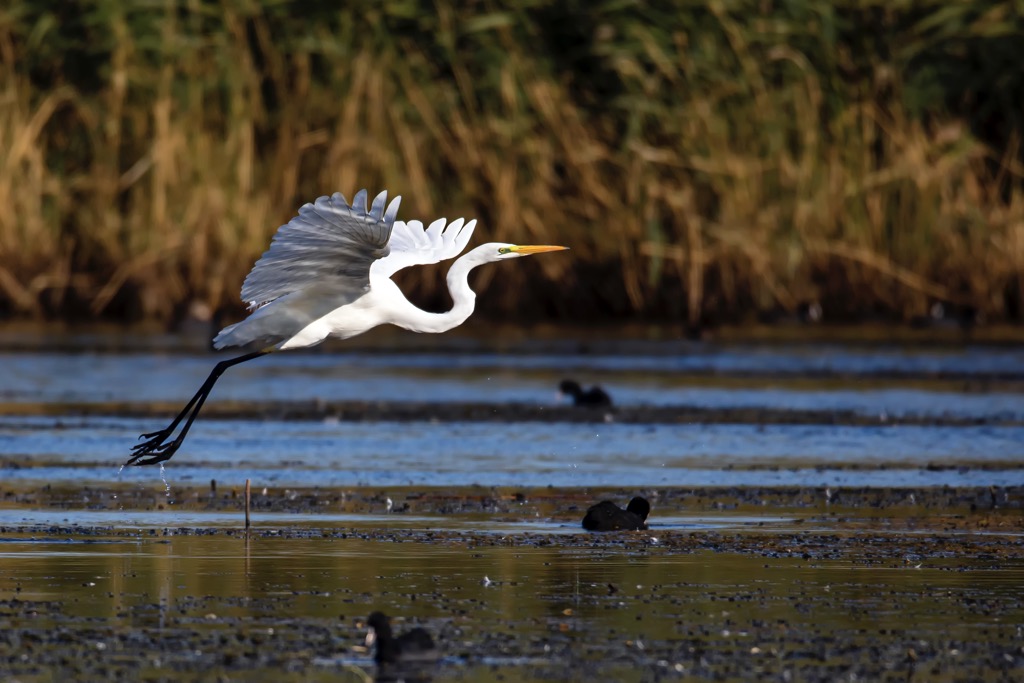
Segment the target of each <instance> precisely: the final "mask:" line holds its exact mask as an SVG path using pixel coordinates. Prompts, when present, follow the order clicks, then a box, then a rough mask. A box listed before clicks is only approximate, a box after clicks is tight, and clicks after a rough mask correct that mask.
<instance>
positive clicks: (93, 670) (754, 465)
mask: <svg viewBox="0 0 1024 683" xmlns="http://www.w3.org/2000/svg"><path fill="white" fill-rule="evenodd" d="M445 339H448V338H442V339H441V341H439V342H434V343H436V344H438V346H437V347H436V348H428V349H424V348H416V349H412V350H408V349H404V348H402V347H400V346H394V345H392V346H385V347H382V348H378V349H375V350H373V351H370V350H368V347H366V346H363V347H361V348H360V350H358V351H356V352H353V353H329V352H319V353H309V354H301V353H300V354H281V355H277V356H272V357H269V358H265V359H260V360H258V361H255V362H253V363H251V364H246V365H243V366H240V367H237V368H233V369H232V370H230V371H229V372H228V373H227V374H226V375H225V376H224V378H223V379H222V381H221V382H220V383H219V384H218V386H217V388H216V389H215V391H214V394H213V396H212V398H211V400H210V406H211V407H215V409H214V410H212V411H211V414H210V415H207V416H201V417H200V418H199V420H198V421H197V422H196V424H195V426H194V427H193V430H192V432H191V433H190V435H189V438H188V439H187V441H186V442H185V445H184V447H183V448H182V450H181V451H179V452H178V453H177V454H176V455H175V457H174V458H173V459H172V460H170V461H169V462H167V463H166V468H164V467H160V468H154V467H145V468H132V467H129V468H124V469H123V470H121V469H120V465H121V463H122V462H123V461H124V460H125V458H127V456H128V454H129V449H130V447H131V446H132V445H133V444H135V443H137V441H136V439H137V437H138V435H139V434H140V433H143V432H151V431H154V430H155V429H158V428H160V427H162V426H164V425H165V424H166V423H167V421H168V419H169V415H166V416H165V415H160V416H157V417H146V418H142V417H132V416H131V415H133V414H138V413H134V412H133V411H134V410H139V411H141V412H147V411H150V412H151V411H153V410H154V407H156V408H158V409H159V412H161V413H162V412H167V413H171V412H173V411H174V410H177V408H178V407H179V406H180V405H181V404H183V403H184V402H185V401H187V400H188V398H189V397H190V396H191V395H192V393H193V392H194V391H195V389H196V388H197V387H198V386H199V384H200V383H201V382H202V381H203V379H204V378H205V376H206V375H207V373H208V372H209V371H210V368H211V367H212V366H213V364H214V362H216V360H217V359H218V358H219V357H218V356H215V355H212V354H208V353H202V352H198V351H190V352H177V351H173V350H172V349H171V348H170V347H169V346H166V345H165V343H164V342H163V341H161V342H160V343H157V344H150V343H149V342H147V340H146V339H141V340H134V339H130V338H117V339H113V340H111V339H109V338H102V337H90V338H89V339H88V348H99V349H103V350H102V351H101V352H91V351H90V352H79V351H77V350H76V349H75V347H74V344H73V343H71V342H69V344H68V346H66V347H65V346H61V345H54V344H49V345H48V344H39V345H38V346H39V347H40V348H39V349H38V350H37V349H34V348H32V347H33V344H29V343H19V344H15V345H14V347H12V350H8V351H6V352H3V353H0V363H2V366H3V368H4V369H5V372H4V373H2V375H0V621H3V622H4V625H5V627H4V628H3V629H0V678H5V679H6V678H12V679H17V680H56V679H66V680H105V679H107V678H111V677H120V678H121V679H125V680H159V679H168V678H174V679H179V678H187V679H196V680H200V679H202V680H214V679H231V680H273V681H319V680H324V681H328V680H330V681H336V680H352V681H364V680H368V676H372V675H373V673H374V666H373V662H372V659H371V653H369V652H368V651H366V649H365V648H363V647H362V643H363V636H364V634H365V626H364V624H363V622H364V620H365V618H366V616H367V615H368V614H369V612H371V611H373V610H375V609H382V610H384V611H386V612H388V613H389V614H392V615H393V616H395V617H396V618H397V621H398V628H399V630H404V629H405V628H408V627H409V626H411V625H414V624H415V625H421V626H424V627H426V628H427V629H428V630H429V631H430V632H431V633H433V634H434V636H435V637H436V638H437V639H438V640H439V642H441V644H442V647H443V651H444V658H443V659H442V661H441V663H440V664H439V665H438V667H437V669H436V670H435V671H433V672H432V673H434V674H435V680H437V681H457V680H466V681H475V680H495V679H497V678H498V677H501V678H502V679H503V680H505V681H540V680H578V681H589V680H623V681H653V680H666V679H672V680H677V679H679V680H690V679H713V680H735V679H742V678H751V677H758V676H761V677H763V678H764V679H766V680H924V679H927V680H937V681H953V680H1015V679H1019V678H1020V677H1021V675H1022V673H1024V657H1021V654H1020V639H1021V637H1022V636H1024V634H1022V632H1021V629H1020V627H1019V624H1021V623H1024V607H1022V605H1024V588H1022V586H1024V559H1022V558H1021V555H1020V547H1021V545H1020V538H1021V537H1022V535H1024V528H1022V527H1021V525H1020V521H1019V520H1020V516H1019V501H1018V500H1017V495H1018V494H1017V489H1015V488H1013V487H1020V486H1024V466H1022V464H1024V460H1022V458H1021V456H1022V455H1024V449H1022V446H1021V444H1024V401H1022V400H1021V398H1022V397H1021V395H1020V394H1021V391H1022V386H1024V372H1022V371H1020V368H1024V363H1022V361H1024V353H1022V352H1020V351H1018V350H1016V349H1011V348H998V349H997V348H985V347H966V348H953V349H938V348H919V349H913V348H902V347H887V346H877V347H843V346H837V345H829V346H821V347H810V346H806V345H802V346H793V347H787V346H779V345H774V346H770V345H753V344H747V345H723V346H711V345H702V344H682V343H675V342H673V343H666V344H658V343H635V344H632V343H623V344H621V346H620V347H619V348H618V349H616V348H615V344H614V343H613V342H601V343H597V342H587V343H583V342H565V343H562V342H557V341H556V342H547V343H545V344H543V345H532V344H529V343H518V344H504V343H503V345H502V346H500V347H495V346H494V345H493V344H492V345H490V346H489V345H488V344H486V343H484V342H481V341H480V340H467V339H465V338H459V337H457V336H456V337H452V338H450V339H448V340H447V341H445ZM23 341H24V340H23ZM584 347H587V348H588V349H590V351H589V352H586V353H577V352H575V351H576V350H579V349H581V348H584ZM18 349H21V350H18ZM499 349H501V350H503V351H504V352H498V350H499ZM566 375H572V376H574V377H576V378H577V379H580V380H582V381H583V382H584V383H585V384H587V383H591V382H600V383H601V384H602V385H604V386H605V387H606V388H607V389H608V390H609V391H610V392H611V393H612V395H613V397H614V398H615V400H616V404H617V405H618V406H622V407H625V408H629V407H637V406H645V405H646V406H661V407H665V406H668V407H679V408H680V409H681V410H682V409H683V408H687V407H691V408H692V407H698V408H701V407H703V408H750V409H771V410H773V411H782V412H784V411H787V410H791V411H796V410H817V411H842V412H844V413H852V414H856V415H860V416H864V417H865V419H864V420H862V421H861V422H860V423H857V424H852V423H849V422H852V421H850V420H847V422H848V423H846V424H844V423H843V421H842V420H831V419H828V417H829V414H828V413H827V412H823V413H821V415H822V419H820V420H812V421H811V422H810V423H805V424H798V423H795V422H798V421H790V422H791V423H786V422H787V421H786V420H781V423H778V424H776V423H772V424H759V423H758V422H757V420H756V417H755V418H751V417H749V416H747V417H746V418H745V419H743V420H737V421H735V422H732V423H728V422H723V421H721V420H718V421H715V422H713V423H699V422H697V423H693V422H673V421H672V420H664V419H662V420H659V421H657V422H651V423H644V422H643V421H640V422H638V423H624V422H621V421H618V420H616V414H615V413H611V414H610V415H609V417H608V419H607V421H602V420H601V419H600V417H599V419H598V420H597V421H593V422H568V421H561V422H560V421H536V422H529V421H516V420H511V421H510V420H500V419H491V417H490V416H488V415H487V411H488V410H489V408H488V406H495V405H501V404H504V403H507V402H517V403H521V404H526V405H533V406H553V405H554V404H555V397H554V389H555V387H556V386H557V384H558V382H559V380H561V379H562V378H563V377H564V376H566ZM345 401H352V402H357V401H358V402H371V403H374V402H384V403H394V404H407V403H408V402H413V401H415V402H422V403H441V404H445V403H463V404H478V405H479V406H481V407H480V409H479V411H478V412H482V413H483V417H477V418H475V419H474V418H472V417H467V418H464V419H457V420H436V419H430V418H429V416H428V415H426V414H424V416H423V417H422V419H420V418H417V417H416V416H412V417H410V418H409V419H405V420H400V421H398V420H367V421H353V420H346V419H341V418H340V417H338V416H339V415H341V414H342V411H340V410H336V409H335V410H332V409H330V406H331V404H332V402H345ZM275 402H278V403H281V405H288V402H305V403H314V402H319V403H320V404H321V405H324V406H327V409H326V410H324V414H326V415H327V416H328V417H327V418H326V419H324V418H322V417H321V418H319V419H282V418H281V417H279V414H280V413H281V412H282V410H277V411H276V412H275V409H274V408H273V405H274V404H275ZM259 405H263V406H266V405H270V406H271V408H270V409H265V410H262V411H249V413H246V414H264V415H266V417H265V418H263V419H237V418H232V419H224V418H223V417H218V416H216V415H214V414H212V413H215V412H216V409H224V408H231V407H240V408H251V407H252V406H259ZM909 416H914V417H917V418H919V419H918V421H917V422H918V423H917V424H904V425H893V424H891V423H890V421H891V420H893V419H896V418H900V417H909ZM484 418H486V419H484ZM945 418H955V420H956V421H955V423H954V422H949V421H947V422H946V423H943V420H944V419H945ZM932 419H934V422H933V423H930V422H929V420H932ZM246 479H251V480H252V483H253V491H254V499H253V500H254V509H253V512H252V520H253V526H254V532H253V534H251V535H245V534H243V533H242V531H241V526H242V511H241V498H240V497H239V491H240V489H241V487H242V485H243V484H244V482H245V480H246ZM211 480H216V481H217V482H219V487H217V490H216V491H215V490H213V489H214V487H213V486H211V484H210V482H211ZM455 487H467V489H458V488H455ZM492 487H507V488H506V489H504V490H503V491H499V490H497V489H494V488H492ZM705 487H710V488H707V489H705ZM714 487H729V488H714ZM771 487H779V488H778V489H771ZM900 487H912V489H911V491H910V492H907V491H903V490H898V489H900ZM946 487H949V488H946ZM970 487H978V490H980V491H981V493H977V492H975V491H973V490H972V489H970ZM990 487H993V488H991V489H990ZM264 488H267V489H270V494H269V495H264V491H263V490H264ZM602 489H616V490H621V489H625V490H643V491H645V492H646V494H647V495H651V496H652V497H653V498H654V503H655V504H654V514H653V516H652V518H651V520H650V522H651V528H650V529H649V530H648V531H646V532H638V533H629V534H622V535H611V536H604V537H602V536H600V535H589V534H584V533H582V532H581V530H580V528H579V518H580V513H581V512H582V510H583V509H584V508H585V507H586V506H587V505H589V504H590V502H592V500H593V498H594V496H595V495H598V494H597V493H596V492H597V491H600V490H602ZM691 489H705V490H704V491H703V492H697V493H691V491H690V490H691ZM520 490H528V493H529V501H527V502H525V503H521V502H520V500H519V498H518V497H517V496H516V493H515V492H518V491H520ZM768 490H776V491H779V492H780V493H778V494H777V496H778V497H777V498H773V497H772V496H773V495H776V494H766V493H765V491H768ZM311 491H312V492H313V493H312V494H310V492H311ZM959 491H966V493H958V492H959ZM659 492H660V493H659ZM672 492H675V493H672ZM617 495H620V496H621V495H622V494H621V493H620V494H617ZM626 495H627V496H628V495H630V494H626ZM673 496H675V497H673ZM293 500H294V501H295V502H294V505H293V504H292V501H293ZM621 502H625V500H622V501H621ZM410 504H411V509H410V507H409V505H410Z"/></svg>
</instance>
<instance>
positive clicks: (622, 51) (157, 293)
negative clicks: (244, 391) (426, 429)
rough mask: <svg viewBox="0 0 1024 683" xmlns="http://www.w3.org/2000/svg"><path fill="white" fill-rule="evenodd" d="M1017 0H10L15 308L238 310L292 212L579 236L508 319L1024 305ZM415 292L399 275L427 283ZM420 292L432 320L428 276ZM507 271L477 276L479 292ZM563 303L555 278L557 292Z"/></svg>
mask: <svg viewBox="0 0 1024 683" xmlns="http://www.w3.org/2000/svg"><path fill="white" fill-rule="evenodd" d="M1021 16H1024V12H1022V11H1021V6H1020V2H1015V1H1010V0H1006V1H1001V2H1000V1H983V2H976V3H952V4H951V3H947V2H944V1H942V0H926V1H925V2H919V3H895V4H893V3H890V2H882V1H881V0H846V1H843V2H839V3H818V2H810V1H809V0H802V1H801V0H797V1H795V2H787V3H782V2H763V1H758V2H754V1H749V0H748V1H743V2H735V3H724V2H721V1H720V0H675V1H674V2H665V3H651V4H648V3H646V2H642V1H632V2H631V1H628V0H626V1H622V0H616V1H608V2H581V1H569V2H553V1H551V0H532V1H527V2H523V3H510V4H509V6H508V7H507V8H506V9H498V8H497V7H496V5H494V4H492V3H470V6H467V5H466V4H464V3H456V2H452V1H451V0H438V1H437V2H429V3H428V2H420V1H417V0H385V1H383V2H376V1H374V2H370V1H363V2H351V3H344V4H343V5H338V4H336V3H329V2H301V3H300V2H288V1H286V0H249V1H231V0H225V1H223V2H209V1H206V0H165V1H162V2H161V1H160V0H157V1H155V2H154V1H151V0H146V1H144V2H143V1H141V0H125V1H122V0H92V1H88V2H87V1H85V0H81V1H67V0H59V1H58V0H48V1H39V2H35V1H33V2H28V0H15V1H14V2H11V3H8V4H7V5H6V8H4V9H0V206H2V207H3V211H2V212H0V310H2V311H4V312H6V313H7V314H12V315H27V316H38V317H46V316H77V317H97V316H105V317H113V318H125V319H136V318H160V319H170V318H171V317H173V316H174V315H176V313H177V312H179V311H180V310H182V308H183V307H184V306H185V305H187V304H188V303H189V302H193V301H199V302H202V303H204V304H206V305H208V307H210V308H218V307H221V306H225V305H228V306H232V305H236V304H237V292H238V287H239V285H240V283H241V280H242V279H243V277H244V276H245V274H246V272H247V271H248V270H249V268H250V267H251V266H252V263H253V261H254V260H255V259H256V258H257V257H258V256H259V254H260V253H261V252H262V250H263V249H264V248H265V247H266V245H267V243H268V240H269V237H270V235H271V234H272V232H273V231H274V230H275V229H276V227H277V226H278V225H280V224H281V223H283V222H285V221H286V220H288V218H289V217H290V216H292V215H293V214H294V212H295V210H296V209H297V207H298V205H299V204H301V203H303V202H305V201H309V200H312V199H313V198H315V197H317V196H319V195H322V194H326V193H329V192H333V191H342V192H345V193H346V194H347V195H348V196H350V197H351V195H352V193H354V192H355V190H357V189H359V188H360V187H367V188H369V189H370V190H371V191H373V190H376V189H381V188H387V189H389V190H390V191H391V192H393V193H400V194H402V195H403V196H404V197H405V199H404V202H403V205H402V212H401V216H402V217H406V218H409V217H420V218H432V217H435V216H440V215H447V216H448V217H450V218H454V217H456V216H459V215H465V216H467V217H469V216H475V217H478V218H480V219H481V223H482V226H481V233H480V234H481V235H486V237H487V239H495V240H505V241H513V242H522V243H546V242H551V243H561V244H567V245H570V246H572V248H573V250H574V251H573V258H572V259H549V260H545V261H540V260H538V261H537V262H536V263H535V264H530V267H529V268H516V269H501V270H500V277H501V282H502V283H503V284H505V283H507V285H508V286H502V287H497V286H493V285H494V284H495V283H496V282H497V280H496V276H497V272H498V270H499V269H498V268H491V269H483V270H484V272H481V273H480V275H479V280H478V281H477V286H478V287H481V288H482V289H483V290H484V295H485V296H486V297H487V300H488V303H489V305H490V306H491V307H493V309H494V310H495V311H497V313H499V314H509V315H517V314H518V315H521V314H522V312H523V310H524V307H523V306H522V305H521V304H522V301H523V298H524V295H523V292H524V290H527V291H529V290H533V291H530V296H529V300H530V301H531V302H533V304H534V305H535V306H547V307H548V309H547V310H539V311H537V314H538V315H541V316H543V315H555V314H558V315H562V316H571V317H574V318H577V319H583V318H593V317H595V316H612V315H623V314H638V315H641V316H645V317H648V318H650V319H668V320H685V321H689V322H690V323H699V322H701V321H721V320H729V319H742V318H745V317H749V316H753V315H757V314H764V313H771V312H778V311H790V312H792V311H796V310H797V309H798V308H799V307H800V306H801V305H805V304H806V303H807V302H813V301H820V302H822V304H823V305H824V307H825V310H826V311H827V313H826V316H827V317H829V318H831V319H856V318H860V317H864V316H868V315H881V316H888V317H890V318H893V319H910V318H911V317H912V316H917V315H921V314H924V313H925V312H926V311H927V310H928V307H929V305H930V304H931V303H932V302H933V301H937V300H938V301H944V302H946V303H947V304H948V305H951V306H954V307H960V308H962V309H963V310H970V311H977V312H979V313H981V314H984V315H985V316H987V317H988V318H989V319H995V320H998V319H1009V320H1020V319H1021V318H1022V317H1024V303H1022V299H1024V149H1022V146H1021V143H1022V140H1021V135H1022V132H1024V108H1022V107H1021V106H1020V105H1021V99H1020V97H1021V93H1022V92H1024V70H1022V69H1021V68H1020V66H1019V45H1021V44H1022V41H1024V20H1022V19H1021ZM410 275H411V274H410ZM415 277H417V276H411V277H405V278H403V282H404V283H405V284H410V285H413V286H415V287H417V288H419V290H420V291H421V292H422V296H420V297H418V298H419V300H420V301H423V302H425V303H432V304H434V305H443V302H444V300H445V296H446V295H445V294H444V293H443V283H442V279H441V278H439V277H437V273H436V272H429V273H426V274H423V275H420V276H418V277H419V278H420V280H415V279H414V278H415ZM489 283H490V284H491V285H492V286H490V287H488V286H487V285H488V284H489ZM555 287H559V288H563V289H561V290H560V291H559V292H558V293H557V294H555V293H552V290H553V289H554V288H555Z"/></svg>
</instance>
